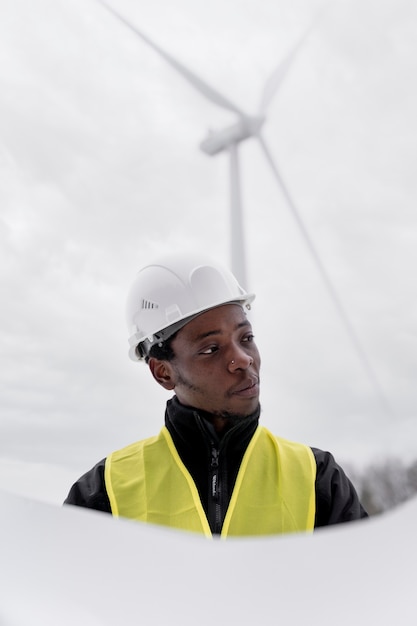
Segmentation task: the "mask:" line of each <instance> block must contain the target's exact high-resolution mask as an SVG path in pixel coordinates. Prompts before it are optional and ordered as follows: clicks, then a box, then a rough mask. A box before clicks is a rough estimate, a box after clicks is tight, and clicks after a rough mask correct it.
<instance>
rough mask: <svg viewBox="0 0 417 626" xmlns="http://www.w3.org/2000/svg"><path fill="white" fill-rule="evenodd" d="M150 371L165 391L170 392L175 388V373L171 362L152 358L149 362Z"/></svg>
mask: <svg viewBox="0 0 417 626" xmlns="http://www.w3.org/2000/svg"><path fill="white" fill-rule="evenodd" d="M148 365H149V369H150V370H151V372H152V376H153V377H154V378H155V380H156V382H157V383H159V384H160V385H161V387H163V388H164V389H167V390H168V391H170V390H171V389H174V388H175V381H174V371H173V369H172V367H171V364H170V362H169V361H165V360H160V359H155V357H151V358H150V359H149V361H148Z"/></svg>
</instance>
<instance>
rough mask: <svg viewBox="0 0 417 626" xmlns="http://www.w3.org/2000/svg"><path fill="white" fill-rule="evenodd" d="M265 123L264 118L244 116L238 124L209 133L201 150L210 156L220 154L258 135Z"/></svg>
mask: <svg viewBox="0 0 417 626" xmlns="http://www.w3.org/2000/svg"><path fill="white" fill-rule="evenodd" d="M264 122H265V117H264V116H262V117H260V116H259V117H255V116H247V115H245V116H242V117H240V119H239V121H238V122H237V124H233V125H232V126H228V127H227V128H223V129H222V130H215V131H209V134H208V136H207V137H206V138H205V139H204V140H203V141H202V142H201V144H200V148H201V149H202V151H203V152H205V153H206V154H209V155H210V156H213V155H215V154H218V153H219V152H222V150H226V149H227V148H229V147H230V146H231V145H232V144H237V143H240V142H241V141H244V140H245V139H249V137H253V136H254V135H257V134H258V132H259V131H260V129H261V127H262V125H263V123H264Z"/></svg>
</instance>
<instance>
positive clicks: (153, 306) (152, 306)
mask: <svg viewBox="0 0 417 626" xmlns="http://www.w3.org/2000/svg"><path fill="white" fill-rule="evenodd" d="M158 308H159V305H158V304H157V303H156V302H152V301H151V300H142V309H158Z"/></svg>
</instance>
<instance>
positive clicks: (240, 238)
mask: <svg viewBox="0 0 417 626" xmlns="http://www.w3.org/2000/svg"><path fill="white" fill-rule="evenodd" d="M98 2H99V3H100V4H101V5H102V6H103V7H105V8H106V9H107V10H108V11H109V12H110V13H111V14H112V15H113V16H114V17H116V18H117V19H118V20H119V21H120V22H122V23H123V24H124V25H125V26H126V27H127V28H129V29H130V30H131V31H132V32H133V33H134V34H135V35H137V36H138V37H139V38H140V39H142V41H144V42H145V43H146V44H147V45H149V46H150V47H151V48H153V49H154V50H155V52H157V53H158V54H159V55H160V56H161V57H162V58H163V59H165V61H167V63H169V64H170V65H171V66H172V67H173V68H174V69H175V70H176V71H177V72H178V73H179V74H180V75H181V76H182V77H183V78H184V79H186V80H187V81H188V82H189V83H190V84H191V85H192V86H193V87H194V88H195V89H197V91H199V92H200V93H201V94H202V95H203V96H204V97H206V98H207V99H208V100H210V101H211V102H213V103H214V104H216V105H217V106H219V107H221V108H223V109H227V110H228V111H231V112H233V113H235V114H236V115H237V122H236V123H235V124H233V125H231V126H228V127H226V128H224V129H221V130H219V131H215V132H210V133H209V135H208V136H207V137H206V138H205V139H204V140H203V141H202V142H201V144H200V148H201V149H202V150H203V151H204V152H205V153H206V154H208V155H210V156H214V155H216V154H218V153H219V152H223V151H226V150H227V151H228V152H229V155H230V201H231V210H230V228H231V268H232V271H233V273H234V274H235V276H236V278H237V279H238V281H239V282H240V284H241V285H242V286H243V287H245V288H247V278H246V256H245V246H244V235H243V220H242V198H241V188H240V168H239V158H238V147H239V144H240V143H241V142H242V141H244V140H246V139H249V138H251V137H255V138H257V139H258V140H259V143H260V145H261V148H262V151H263V153H264V155H265V158H266V160H267V162H268V164H269V166H270V167H271V169H272V172H273V174H274V177H275V179H276V181H277V183H278V185H279V187H280V189H281V192H282V194H283V196H284V198H285V200H286V202H287V204H288V207H289V209H290V211H291V214H292V216H293V218H294V220H295V223H296V225H297V227H298V229H299V232H300V234H301V236H302V239H303V240H304V243H305V244H306V247H307V250H308V252H309V253H310V256H311V258H312V260H313V262H314V264H315V266H316V268H317V270H318V272H319V274H320V276H321V278H322V280H323V283H324V286H325V288H326V290H327V292H328V294H329V296H330V299H331V300H332V302H333V304H334V306H335V309H336V312H337V314H338V316H339V318H340V320H341V322H342V324H343V326H344V327H345V330H346V332H347V335H348V337H349V339H350V341H351V343H352V347H353V349H354V350H355V352H356V354H357V356H358V357H359V360H360V362H361V363H362V366H363V368H364V371H365V373H366V375H367V377H368V380H369V382H370V384H371V385H372V387H373V389H374V392H375V394H376V396H377V398H378V399H379V401H380V405H381V408H382V409H383V411H384V412H385V413H386V414H387V415H388V416H389V417H392V416H393V411H392V408H391V406H390V404H389V403H388V401H387V399H386V398H385V394H384V393H383V390H382V388H381V386H380V384H379V381H378V378H377V376H376V374H375V372H374V370H373V367H372V365H371V363H370V361H369V359H368V356H367V354H366V351H365V350H364V348H363V346H362V344H361V342H360V340H359V338H358V336H357V334H356V331H355V329H354V327H353V325H352V324H351V322H350V319H349V316H348V314H347V312H346V310H345V308H344V306H343V303H342V301H341V299H340V298H339V295H338V293H337V291H336V289H335V288H334V286H333V283H332V281H331V279H330V277H329V275H328V273H327V271H326V268H325V266H324V264H323V262H322V260H321V258H320V255H319V254H318V252H317V250H316V248H315V246H314V243H313V241H312V239H311V237H310V235H309V233H308V229H307V227H306V226H305V224H304V221H303V219H302V217H301V215H300V213H299V212H298V210H297V208H296V206H295V203H294V201H293V199H292V197H291V195H290V193H289V191H288V189H287V187H286V185H285V183H284V180H283V179H282V177H281V175H280V173H279V170H278V168H277V166H276V164H275V162H274V159H273V157H272V155H271V152H270V150H269V149H268V146H267V144H266V142H265V139H264V138H263V136H262V133H261V129H262V126H263V124H264V122H265V115H266V110H267V108H268V106H269V104H270V102H271V100H272V98H273V96H274V95H275V94H276V93H277V91H278V89H279V87H280V85H281V84H282V81H283V79H284V77H285V76H286V74H287V73H288V70H289V69H290V67H291V65H292V63H293V61H294V59H295V57H296V55H297V53H298V52H299V50H300V49H301V47H302V45H303V44H304V42H305V40H306V39H307V37H308V35H309V34H310V32H311V30H312V29H313V26H314V24H315V21H316V20H317V17H318V16H316V18H315V20H313V22H312V24H311V25H310V26H309V28H308V29H307V30H306V31H305V33H304V34H303V36H302V37H301V38H300V40H299V41H298V42H297V43H296V45H295V46H294V47H293V48H292V49H291V50H290V52H289V53H288V54H287V56H286V57H285V58H284V59H283V61H281V62H280V63H279V65H278V66H277V68H276V69H275V71H274V72H273V73H272V74H271V76H270V78H269V79H268V80H267V82H266V84H265V86H264V89H263V93H262V97H261V102H260V107H259V111H258V114H257V115H248V114H247V113H245V112H244V111H243V110H242V109H241V108H240V107H238V106H237V105H236V104H234V103H233V102H232V101H231V100H229V99H228V98H226V97H225V96H224V95H222V94H221V93H220V92H219V91H217V90H216V89H214V88H213V87H212V86H211V85H209V84H208V83H207V82H205V81H204V80H202V79H201V78H200V77H199V76H197V74H195V73H194V72H193V71H192V70H190V69H189V68H187V67H186V66H185V65H183V63H181V62H180V61H178V60H177V59H175V58H174V57H173V56H172V55H171V54H169V53H168V52H166V51H165V50H163V49H162V48H161V47H160V46H159V45H158V44H156V43H155V42H153V41H152V40H151V39H150V38H149V37H147V36H146V35H145V34H144V33H142V32H141V31H140V30H139V29H138V28H136V26H134V25H133V24H132V23H131V22H130V21H129V20H127V19H126V18H125V17H123V15H121V14H120V13H119V12H118V11H116V10H115V9H114V8H113V7H111V6H110V5H109V4H107V2H105V1H104V0H98Z"/></svg>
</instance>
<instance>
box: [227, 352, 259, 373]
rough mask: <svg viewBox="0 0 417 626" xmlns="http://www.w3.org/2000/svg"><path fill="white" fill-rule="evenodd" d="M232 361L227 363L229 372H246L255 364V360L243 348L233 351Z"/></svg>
mask: <svg viewBox="0 0 417 626" xmlns="http://www.w3.org/2000/svg"><path fill="white" fill-rule="evenodd" d="M229 358H230V360H228V363H227V369H228V370H229V372H235V371H236V370H239V369H241V370H246V369H248V367H250V366H251V365H252V363H253V358H252V357H251V356H249V354H247V353H246V352H245V351H244V350H242V348H236V349H235V350H233V351H231V355H230V357H229Z"/></svg>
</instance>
